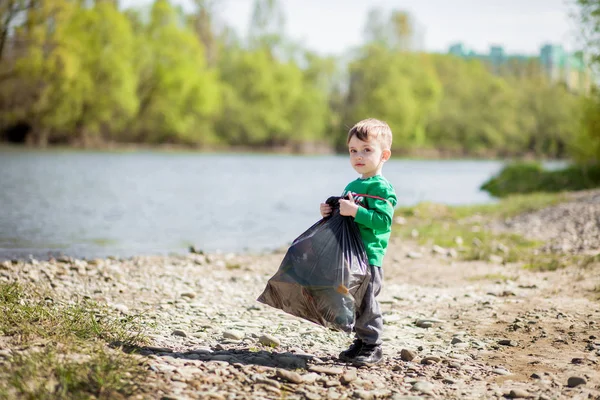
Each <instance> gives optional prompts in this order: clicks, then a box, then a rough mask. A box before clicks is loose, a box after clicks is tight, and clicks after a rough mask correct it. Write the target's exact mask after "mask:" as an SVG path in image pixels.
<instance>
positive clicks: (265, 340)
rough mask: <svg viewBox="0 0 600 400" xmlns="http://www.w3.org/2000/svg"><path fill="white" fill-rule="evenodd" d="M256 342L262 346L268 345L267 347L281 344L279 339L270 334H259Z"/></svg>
mask: <svg viewBox="0 0 600 400" xmlns="http://www.w3.org/2000/svg"><path fill="white" fill-rule="evenodd" d="M258 342H259V343H260V344H262V345H264V346H269V347H279V346H280V345H281V342H280V341H279V339H277V338H276V337H275V336H271V335H269V334H264V335H261V336H260V337H259V338H258Z"/></svg>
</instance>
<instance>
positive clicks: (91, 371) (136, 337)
mask: <svg viewBox="0 0 600 400" xmlns="http://www.w3.org/2000/svg"><path fill="white" fill-rule="evenodd" d="M0 315H2V318H0V337H1V339H2V340H3V342H4V343H2V344H3V346H2V347H4V348H8V349H12V350H13V351H12V353H11V354H10V355H9V358H8V360H4V361H3V359H2V358H0V399H9V398H29V399H89V398H91V397H94V398H97V399H100V398H102V399H114V398H125V397H128V396H130V395H133V394H135V393H136V392H137V391H138V390H139V384H141V383H143V382H144V381H145V379H146V373H147V372H146V368H144V367H143V365H140V362H139V361H138V360H137V359H136V358H135V357H134V356H132V355H129V354H126V353H125V352H123V351H121V350H120V349H119V348H118V346H120V345H141V344H144V343H145V342H146V338H145V336H144V335H143V334H141V333H136V331H137V329H138V323H137V318H136V317H123V316H121V315H119V314H118V313H116V312H114V311H110V310H108V309H107V308H106V307H104V306H101V305H99V304H97V303H95V302H93V301H89V300H83V301H75V302H69V303H60V302H55V301H54V300H52V299H51V298H50V297H49V295H48V293H42V292H38V291H36V289H35V288H34V287H24V286H21V285H19V284H16V283H11V284H6V283H1V284H0ZM115 347H117V348H115Z"/></svg>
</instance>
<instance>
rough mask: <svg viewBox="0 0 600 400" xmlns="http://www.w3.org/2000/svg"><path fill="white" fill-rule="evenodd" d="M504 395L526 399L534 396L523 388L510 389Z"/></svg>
mask: <svg viewBox="0 0 600 400" xmlns="http://www.w3.org/2000/svg"><path fill="white" fill-rule="evenodd" d="M506 396H507V397H508V398H511V399H528V398H531V397H534V396H533V395H532V394H531V393H529V392H528V391H527V390H523V389H512V390H511V391H510V392H509V393H508V394H507V395H506Z"/></svg>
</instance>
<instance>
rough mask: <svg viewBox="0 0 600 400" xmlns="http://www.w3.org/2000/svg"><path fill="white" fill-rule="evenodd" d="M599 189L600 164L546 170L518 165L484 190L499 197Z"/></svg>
mask: <svg viewBox="0 0 600 400" xmlns="http://www.w3.org/2000/svg"><path fill="white" fill-rule="evenodd" d="M597 187H600V165H595V166H570V167H567V168H564V169H560V170H554V171H547V170H544V169H543V167H542V166H541V165H540V164H539V163H515V164H511V165H508V166H506V167H504V169H503V170H502V171H500V173H499V174H498V175H497V176H495V177H493V178H491V179H490V180H489V181H487V182H485V183H484V184H483V185H482V186H481V189H483V190H486V191H487V192H489V193H490V194H492V195H494V196H497V197H504V196H508V195H512V194H515V193H534V192H563V191H568V190H584V189H592V188H597Z"/></svg>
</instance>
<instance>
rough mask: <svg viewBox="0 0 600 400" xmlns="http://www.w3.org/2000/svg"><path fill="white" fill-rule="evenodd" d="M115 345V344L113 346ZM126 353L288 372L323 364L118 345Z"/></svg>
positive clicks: (248, 353) (289, 357)
mask: <svg viewBox="0 0 600 400" xmlns="http://www.w3.org/2000/svg"><path fill="white" fill-rule="evenodd" d="M115 345H117V344H115ZM118 347H121V348H122V349H123V351H125V352H126V353H135V354H139V355H142V356H149V355H155V356H157V357H174V358H178V359H183V360H194V361H204V362H207V361H224V362H227V363H229V364H231V365H233V364H242V365H260V366H264V367H272V368H282V369H288V370H294V369H298V368H300V369H307V365H308V363H309V361H313V362H315V363H323V361H322V360H321V359H320V358H318V359H317V357H316V356H314V355H310V354H295V353H291V352H285V353H273V352H269V351H265V350H258V349H257V350H256V351H254V350H246V349H229V350H228V349H225V350H217V349H214V350H211V351H210V352H209V351H208V350H207V349H199V350H189V351H186V352H175V351H172V350H170V349H167V348H164V349H157V348H156V347H151V346H132V345H122V344H121V345H118Z"/></svg>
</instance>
